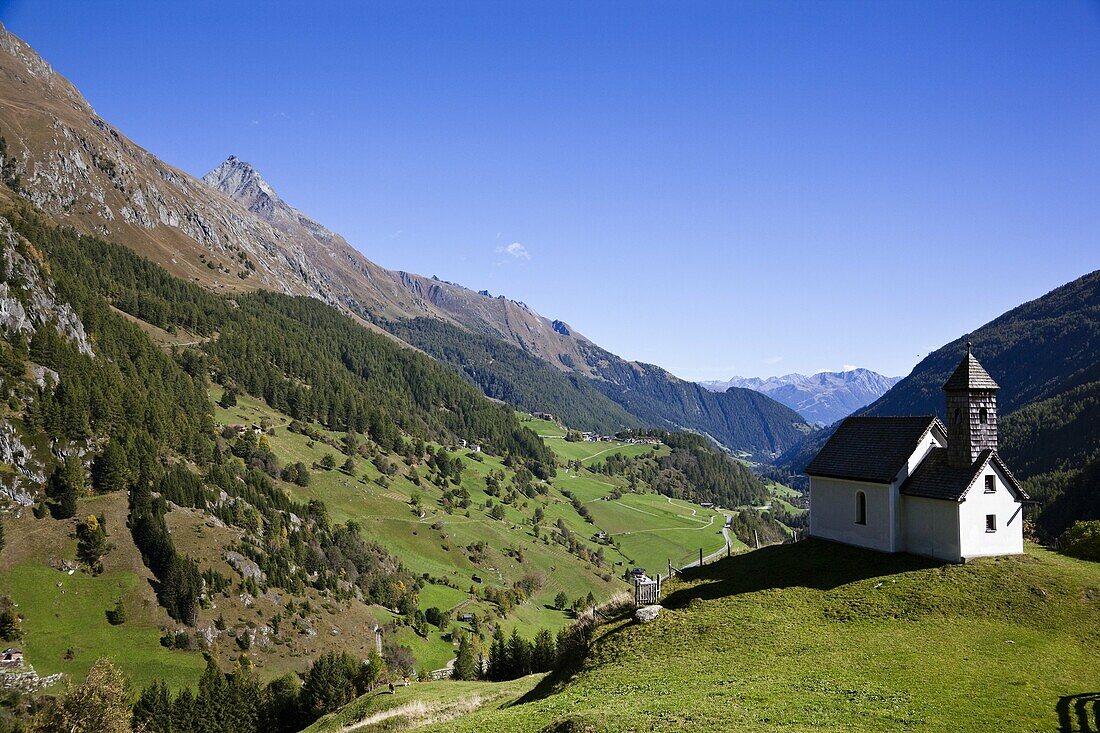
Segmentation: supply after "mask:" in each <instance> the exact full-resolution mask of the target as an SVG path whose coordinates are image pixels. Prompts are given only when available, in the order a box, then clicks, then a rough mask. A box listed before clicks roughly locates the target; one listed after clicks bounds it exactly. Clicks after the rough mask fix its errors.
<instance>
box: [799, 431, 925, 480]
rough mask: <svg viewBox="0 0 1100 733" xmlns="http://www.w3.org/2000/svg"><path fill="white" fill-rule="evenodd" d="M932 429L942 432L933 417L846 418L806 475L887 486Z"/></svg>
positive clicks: (809, 466)
mask: <svg viewBox="0 0 1100 733" xmlns="http://www.w3.org/2000/svg"><path fill="white" fill-rule="evenodd" d="M933 426H939V428H940V430H941V431H943V430H944V428H943V425H942V424H941V423H940V421H939V420H938V419H937V418H936V417H934V416H932V415H925V416H922V417H849V418H847V419H845V420H844V422H842V423H841V424H840V427H839V428H837V429H836V432H835V433H833V436H832V437H831V438H829V442H827V443H826V444H825V445H824V446H823V447H822V448H821V450H820V451H818V454H817V455H816V456H815V457H814V459H813V460H812V461H810V465H808V466H807V467H806V473H808V474H810V475H811V476H822V477H828V478H844V479H855V480H857V481H870V482H872V483H880V484H888V483H890V482H891V481H893V480H894V477H895V476H897V475H898V471H900V470H901V468H902V466H904V465H905V462H906V460H908V458H909V456H910V455H912V454H913V451H914V450H916V448H917V444H918V443H919V442H920V441H921V438H923V437H924V436H925V434H926V433H927V432H928V431H929V430H931V429H932V427H933ZM945 432H946V431H945Z"/></svg>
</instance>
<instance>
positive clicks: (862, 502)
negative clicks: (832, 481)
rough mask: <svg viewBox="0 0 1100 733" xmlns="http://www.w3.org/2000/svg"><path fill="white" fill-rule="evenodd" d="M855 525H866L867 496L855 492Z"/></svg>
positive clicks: (860, 492)
mask: <svg viewBox="0 0 1100 733" xmlns="http://www.w3.org/2000/svg"><path fill="white" fill-rule="evenodd" d="M856 524H867V494H864V493H863V492H862V491H857V492H856Z"/></svg>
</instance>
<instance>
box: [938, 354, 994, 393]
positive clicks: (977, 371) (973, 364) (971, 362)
mask: <svg viewBox="0 0 1100 733" xmlns="http://www.w3.org/2000/svg"><path fill="white" fill-rule="evenodd" d="M942 389H943V390H944V391H945V392H952V391H955V390H968V389H979V390H994V389H1000V387H999V386H998V385H997V383H996V382H994V381H993V377H991V376H989V372H987V371H986V370H985V367H983V366H982V365H981V364H980V363H978V360H977V359H976V358H974V355H973V354H972V353H970V344H969V343H968V344H967V345H966V356H964V357H963V359H962V361H960V362H959V365H958V366H957V367H955V371H954V372H953V373H952V374H951V376H950V377H948V379H947V381H946V382H945V383H944V385H943V388H942Z"/></svg>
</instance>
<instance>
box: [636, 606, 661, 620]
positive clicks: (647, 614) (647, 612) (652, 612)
mask: <svg viewBox="0 0 1100 733" xmlns="http://www.w3.org/2000/svg"><path fill="white" fill-rule="evenodd" d="M660 613H661V607H660V606H642V607H641V608H639V609H638V610H637V611H635V612H634V620H635V621H637V622H638V623H640V624H648V623H649V622H650V621H656V620H657V616H658V615H659V614H660Z"/></svg>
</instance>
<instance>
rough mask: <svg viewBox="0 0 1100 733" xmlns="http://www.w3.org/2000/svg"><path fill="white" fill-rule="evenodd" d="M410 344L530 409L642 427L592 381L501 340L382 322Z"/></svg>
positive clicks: (590, 422) (578, 421)
mask: <svg viewBox="0 0 1100 733" xmlns="http://www.w3.org/2000/svg"><path fill="white" fill-rule="evenodd" d="M379 325H380V326H382V327H383V328H385V329H386V330H387V331H389V332H390V333H392V334H394V335H396V336H398V337H399V338H401V340H403V341H405V342H406V343H409V344H412V345H413V346H415V347H417V348H418V349H422V350H423V351H425V352H426V353H428V354H430V355H432V356H433V357H435V358H436V359H438V360H439V361H441V362H443V363H444V364H450V365H451V366H453V367H454V368H455V369H457V370H458V371H459V372H461V373H462V374H463V376H465V377H466V378H467V379H469V380H470V381H471V382H472V383H474V384H476V385H477V386H478V387H479V388H480V389H481V390H482V391H483V392H484V393H485V394H486V395H488V396H489V397H492V398H493V399H497V400H502V401H504V402H507V403H508V404H510V405H513V406H515V407H517V408H519V409H521V410H526V411H527V412H549V413H552V414H553V415H556V416H558V417H559V418H561V420H562V421H563V422H564V423H565V424H566V425H569V426H570V427H574V428H577V429H580V430H595V431H598V432H601V433H615V432H618V431H619V430H622V429H624V428H628V427H635V426H638V425H640V424H641V423H640V421H639V420H638V418H636V417H634V416H633V415H630V414H629V413H627V412H626V410H624V409H623V408H622V407H620V406H619V405H618V404H616V403H615V402H613V401H612V400H610V399H608V397H606V396H605V395H604V394H603V393H601V392H600V391H599V390H598V389H596V388H595V387H594V386H593V385H592V384H591V382H590V380H588V379H586V378H584V377H582V376H580V375H578V374H567V373H565V372H563V371H561V370H560V369H556V368H554V367H553V366H551V365H549V364H547V363H546V362H545V361H543V360H541V359H539V358H537V357H534V356H531V355H530V354H528V353H527V352H525V351H523V350H522V349H519V348H517V347H515V346H513V345H511V344H509V343H507V342H505V341H502V340H501V339H499V338H493V337H491V336H484V335H479V334H475V333H471V332H469V331H465V330H463V329H461V328H459V327H457V326H454V325H452V324H450V323H447V322H445V321H439V320H432V319H430V318H416V319H412V320H406V321H379Z"/></svg>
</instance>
